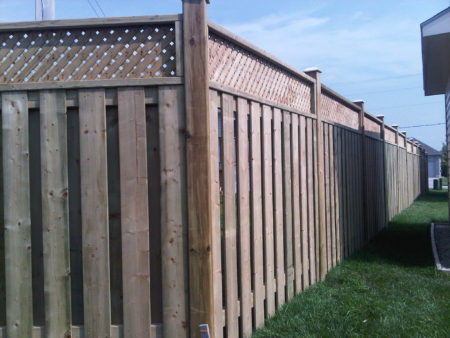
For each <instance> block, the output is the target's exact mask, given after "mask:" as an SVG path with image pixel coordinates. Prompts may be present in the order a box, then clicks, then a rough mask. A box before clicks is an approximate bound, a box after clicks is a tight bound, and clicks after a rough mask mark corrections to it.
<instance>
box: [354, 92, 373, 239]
mask: <svg viewBox="0 0 450 338" xmlns="http://www.w3.org/2000/svg"><path fill="white" fill-rule="evenodd" d="M353 103H354V104H356V105H357V106H359V131H360V132H361V154H362V156H361V163H362V170H361V172H362V175H361V177H362V203H363V208H362V210H363V222H364V223H363V227H364V229H363V230H364V244H365V243H366V242H367V241H368V239H369V231H368V227H369V221H368V219H367V180H368V179H369V178H368V177H366V132H365V128H364V116H365V112H364V101H363V100H356V101H353Z"/></svg>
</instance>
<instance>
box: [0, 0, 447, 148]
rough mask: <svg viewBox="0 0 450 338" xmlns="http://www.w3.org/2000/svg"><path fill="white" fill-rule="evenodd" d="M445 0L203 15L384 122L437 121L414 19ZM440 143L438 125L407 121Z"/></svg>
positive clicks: (166, 3)
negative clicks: (318, 75) (317, 74)
mask: <svg viewBox="0 0 450 338" xmlns="http://www.w3.org/2000/svg"><path fill="white" fill-rule="evenodd" d="M34 1H35V0H0V21H3V22H5V21H29V20H33V19H34ZM89 2H90V3H91V4H92V6H93V7H94V8H96V11H97V13H98V15H100V16H102V12H101V10H100V9H99V8H98V7H96V2H98V3H99V4H100V6H101V7H102V9H103V11H104V13H105V14H106V16H127V15H148V14H173V13H179V12H181V0H126V1H118V0H109V1H107V0H78V1H73V0H56V4H57V6H56V16H57V18H58V19H65V18H87V17H95V16H97V14H96V13H95V12H94V10H93V9H92V8H91V7H90V5H89ZM448 5H449V3H448V0H408V1H406V0H397V1H392V0H390V1H387V0H320V1H312V0H309V1H308V0H303V1H300V0H283V1H273V0H267V1H263V0H259V1H258V0H240V1H238V0H211V4H210V5H209V9H208V10H209V17H210V18H211V19H212V20H213V21H215V22H217V23H219V24H221V25H223V26H225V27H226V28H228V29H230V30H231V31H233V32H235V33H237V34H238V35H240V36H242V37H244V38H246V39H247V40H249V41H251V42H252V43H254V44H256V45H258V46H259V47H261V48H263V49H265V50H267V51H268V52H270V53H272V54H273V55H275V56H277V57H279V58H280V59H282V60H284V61H286V62H287V63H289V64H291V65H293V66H295V67H297V68H298V69H305V68H307V67H313V66H314V67H319V68H320V69H321V70H322V72H323V73H322V78H323V82H324V83H325V84H327V85H328V86H330V87H332V88H333V89H334V90H336V91H338V92H339V93H341V94H343V95H344V96H346V97H348V98H349V99H351V100H356V99H363V100H364V101H365V102H366V108H367V110H368V111H369V112H371V113H372V114H375V115H380V114H382V115H385V119H386V122H387V123H389V124H399V125H400V126H413V125H421V124H432V123H443V122H444V97H443V96H442V95H440V96H431V97H425V96H424V94H423V89H422V63H421V46H420V27H419V25H420V23H421V22H423V21H425V20H426V19H428V18H430V17H431V16H433V15H434V14H436V13H437V12H439V11H441V10H443V9H445V8H446V7H447V6H448ZM404 130H406V131H407V132H408V136H413V137H416V138H419V139H421V140H422V141H424V142H425V143H428V144H429V145H431V146H433V147H435V148H437V149H440V147H441V145H442V143H443V142H444V140H445V127H444V126H443V125H439V126H434V127H422V128H408V129H404Z"/></svg>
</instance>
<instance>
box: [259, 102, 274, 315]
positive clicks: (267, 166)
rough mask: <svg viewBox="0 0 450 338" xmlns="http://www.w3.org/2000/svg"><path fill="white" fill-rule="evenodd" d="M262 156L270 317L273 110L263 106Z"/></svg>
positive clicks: (272, 306)
mask: <svg viewBox="0 0 450 338" xmlns="http://www.w3.org/2000/svg"><path fill="white" fill-rule="evenodd" d="M262 120H263V122H262V128H263V129H262V138H263V144H262V156H263V163H262V165H263V202H264V203H263V205H264V211H263V213H264V252H265V257H264V258H265V284H266V312H267V316H268V317H270V316H272V315H273V314H274V313H275V283H274V282H275V279H274V231H273V192H272V191H273V190H272V188H273V186H272V184H273V182H272V110H271V108H270V107H269V106H266V105H264V106H263V115H262Z"/></svg>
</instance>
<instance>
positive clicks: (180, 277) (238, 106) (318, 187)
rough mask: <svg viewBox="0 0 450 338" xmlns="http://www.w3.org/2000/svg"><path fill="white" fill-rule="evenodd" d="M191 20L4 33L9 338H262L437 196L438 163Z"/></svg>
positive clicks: (195, 14)
mask: <svg viewBox="0 0 450 338" xmlns="http://www.w3.org/2000/svg"><path fill="white" fill-rule="evenodd" d="M183 12H184V13H183V15H169V16H146V17H130V18H107V19H92V20H91V19H88V20H65V21H44V22H32V23H12V24H3V25H1V26H0V59H1V60H2V61H1V63H0V94H1V121H2V131H1V132H2V138H1V151H2V153H1V157H2V163H3V166H2V167H1V178H2V182H3V185H2V189H3V191H2V194H1V196H2V203H1V205H2V208H0V209H1V215H0V216H1V217H0V219H1V220H2V221H3V224H2V227H1V229H2V231H1V236H2V243H4V246H3V245H2V246H1V248H2V250H1V252H0V258H1V259H0V262H1V263H0V288H1V289H0V296H1V297H0V325H1V326H2V328H1V330H0V336H3V337H5V336H8V337H20V338H23V337H32V336H33V337H44V336H45V337H69V336H71V337H82V336H83V337H92V338H96V337H139V338H141V337H142V338H143V337H159V336H164V337H187V336H192V337H195V336H199V335H200V331H199V329H198V327H199V324H208V325H209V330H210V332H211V334H212V336H214V337H222V336H226V337H238V336H249V335H250V334H251V332H252V331H253V330H254V329H255V328H257V327H260V326H262V325H263V323H264V320H265V318H268V317H270V316H271V315H273V314H274V312H275V311H276V309H278V308H279V307H280V306H282V305H283V304H284V303H285V302H287V301H289V300H290V299H292V297H293V296H294V295H295V294H298V293H300V292H302V290H304V289H306V288H308V286H310V285H312V284H314V283H316V282H318V281H320V280H323V279H324V277H325V275H326V273H327V271H329V270H330V269H331V268H333V267H334V266H335V265H336V264H337V263H338V262H340V261H341V260H342V259H344V258H345V257H347V256H348V255H350V254H351V253H352V252H354V251H355V250H358V249H359V248H361V246H363V245H364V244H365V243H367V241H368V240H370V238H371V237H372V236H373V235H374V234H375V233H376V232H377V231H379V230H380V229H381V228H383V227H384V226H385V225H386V224H387V222H388V221H389V220H390V219H391V218H392V217H393V216H394V215H396V214H397V213H399V212H400V211H401V210H403V209H404V208H406V207H407V206H408V205H409V204H410V203H411V202H412V201H413V200H414V199H415V198H416V197H417V196H418V195H419V194H420V193H421V192H424V191H425V189H426V182H427V180H426V177H427V176H426V167H427V166H426V157H425V155H424V153H423V151H422V150H421V149H420V148H418V146H417V145H416V144H413V143H411V141H409V140H408V139H407V138H406V135H404V134H402V133H400V132H399V131H398V130H397V129H395V128H393V127H390V126H388V125H385V124H384V122H383V120H382V118H377V117H374V116H372V115H371V114H369V113H368V112H366V111H365V110H364V105H363V103H362V102H357V103H354V102H350V101H348V100H347V99H345V98H343V97H342V96H340V95H339V94H337V93H335V92H334V91H333V90H331V89H330V88H328V87H326V86H324V85H322V84H321V82H320V72H319V71H318V70H314V69H312V70H309V71H307V72H301V71H298V70H295V69H293V68H291V67H290V66H288V65H286V64H284V63H283V62H281V61H279V60H277V59H275V58H274V57H272V56H270V55H268V54H266V53H265V52H263V51H261V50H260V49H258V48H257V47H254V46H252V45H251V44H249V43H247V42H245V41H243V40H242V39H240V38H239V37H237V36H234V35H233V34H231V33H229V32H227V31H225V30H224V29H223V28H221V27H220V26H218V25H216V24H213V23H209V22H208V21H207V16H206V8H205V4H204V2H203V0H191V1H185V2H184V3H183Z"/></svg>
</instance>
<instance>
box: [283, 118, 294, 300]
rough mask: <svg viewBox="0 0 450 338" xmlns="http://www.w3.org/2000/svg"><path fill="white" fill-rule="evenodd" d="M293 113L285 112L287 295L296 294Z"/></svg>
mask: <svg viewBox="0 0 450 338" xmlns="http://www.w3.org/2000/svg"><path fill="white" fill-rule="evenodd" d="M291 139H292V138H291V114H290V113H288V112H285V111H284V112H283V191H284V199H283V202H284V203H283V204H284V238H285V271H286V274H287V276H286V296H287V300H291V299H292V297H293V296H294V257H293V246H292V186H291V184H292V179H291V176H292V175H291V169H292V168H291Z"/></svg>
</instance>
